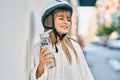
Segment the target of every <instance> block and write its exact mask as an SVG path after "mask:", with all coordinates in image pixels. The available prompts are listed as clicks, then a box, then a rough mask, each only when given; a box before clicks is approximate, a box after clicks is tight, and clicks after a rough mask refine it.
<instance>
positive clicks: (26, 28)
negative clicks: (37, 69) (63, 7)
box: [0, 0, 49, 80]
mask: <svg viewBox="0 0 120 80" xmlns="http://www.w3.org/2000/svg"><path fill="white" fill-rule="evenodd" d="M48 1H49V0H45V1H44V0H0V80H28V76H29V75H28V74H26V72H28V71H27V70H29V65H30V64H29V59H30V57H29V55H30V51H31V46H32V45H33V44H34V43H36V42H37V41H38V40H39V33H41V32H42V31H43V28H42V27H41V24H40V12H41V9H42V8H43V6H44V5H45V4H46V3H47V2H48ZM34 35H36V36H34Z"/></svg>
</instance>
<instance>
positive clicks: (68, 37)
mask: <svg viewBox="0 0 120 80" xmlns="http://www.w3.org/2000/svg"><path fill="white" fill-rule="evenodd" d="M66 38H67V39H69V40H71V41H74V42H77V43H78V41H77V40H75V39H73V38H71V37H70V36H66Z"/></svg>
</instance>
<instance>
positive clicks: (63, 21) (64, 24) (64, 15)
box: [55, 11, 71, 35]
mask: <svg viewBox="0 0 120 80" xmlns="http://www.w3.org/2000/svg"><path fill="white" fill-rule="evenodd" d="M55 14H56V15H55V28H56V30H57V32H58V33H59V35H62V34H66V33H68V31H69V30H70V27H71V15H70V12H68V11H57V12H56V13H55Z"/></svg>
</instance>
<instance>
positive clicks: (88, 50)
mask: <svg viewBox="0 0 120 80" xmlns="http://www.w3.org/2000/svg"><path fill="white" fill-rule="evenodd" d="M84 51H85V55H86V60H87V62H88V65H89V67H90V69H91V72H92V74H93V76H94V78H95V80H120V50H116V49H110V48H108V47H104V46H100V45H96V44H91V43H89V44H87V45H86V46H85V47H84Z"/></svg>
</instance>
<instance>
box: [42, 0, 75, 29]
mask: <svg viewBox="0 0 120 80" xmlns="http://www.w3.org/2000/svg"><path fill="white" fill-rule="evenodd" d="M58 8H61V9H67V10H69V11H70V12H71V14H72V12H73V9H72V7H71V5H70V4H69V3H68V2H67V1H65V0H54V1H52V2H50V3H48V4H47V6H46V7H45V8H44V9H43V12H42V18H41V21H42V24H44V21H45V19H46V17H47V16H48V15H49V14H51V13H52V12H53V11H55V10H56V9H58ZM43 27H45V26H44V25H43ZM45 28H47V27H45Z"/></svg>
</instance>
